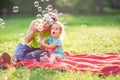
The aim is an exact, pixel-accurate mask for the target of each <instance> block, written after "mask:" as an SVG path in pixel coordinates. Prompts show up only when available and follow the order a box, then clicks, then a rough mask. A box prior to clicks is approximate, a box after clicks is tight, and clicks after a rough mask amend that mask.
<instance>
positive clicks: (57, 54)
mask: <svg viewBox="0 0 120 80" xmlns="http://www.w3.org/2000/svg"><path fill="white" fill-rule="evenodd" d="M63 34H64V28H63V25H62V24H61V23H60V22H56V23H54V24H53V25H52V27H51V36H49V37H48V38H46V39H45V41H48V44H47V43H45V41H41V40H38V43H40V44H41V45H42V46H43V47H44V48H45V50H47V51H48V54H50V60H49V61H50V62H51V63H54V62H56V61H57V60H61V59H63V58H65V54H64V51H63V48H62V42H61V39H62V38H63ZM42 59H43V58H42V57H41V58H40V60H41V61H42Z"/></svg>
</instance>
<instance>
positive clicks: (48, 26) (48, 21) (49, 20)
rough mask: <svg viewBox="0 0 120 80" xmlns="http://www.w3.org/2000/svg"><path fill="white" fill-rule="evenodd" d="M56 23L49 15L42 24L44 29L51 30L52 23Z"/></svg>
mask: <svg viewBox="0 0 120 80" xmlns="http://www.w3.org/2000/svg"><path fill="white" fill-rule="evenodd" d="M53 23H54V20H53V19H52V18H51V17H50V16H48V17H45V18H44V19H43V21H42V24H43V28H44V30H43V31H50V29H51V25H52V24H53Z"/></svg>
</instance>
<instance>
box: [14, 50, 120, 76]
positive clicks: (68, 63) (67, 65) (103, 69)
mask: <svg viewBox="0 0 120 80" xmlns="http://www.w3.org/2000/svg"><path fill="white" fill-rule="evenodd" d="M65 53H66V55H67V57H66V58H65V59H63V60H61V61H58V62H56V63H54V64H50V63H48V62H46V63H42V62H37V61H33V60H26V61H22V62H18V63H15V64H14V67H16V68H17V67H18V66H19V65H22V66H24V67H27V68H29V69H33V68H36V67H40V68H45V69H62V70H66V71H74V72H86V71H91V72H93V73H95V74H103V75H109V74H119V73H120V54H70V53H68V52H65Z"/></svg>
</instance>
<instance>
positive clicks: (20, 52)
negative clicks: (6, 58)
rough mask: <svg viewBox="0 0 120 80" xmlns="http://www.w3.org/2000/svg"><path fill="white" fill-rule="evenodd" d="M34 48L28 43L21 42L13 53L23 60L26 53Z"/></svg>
mask: <svg viewBox="0 0 120 80" xmlns="http://www.w3.org/2000/svg"><path fill="white" fill-rule="evenodd" d="M33 50H34V48H32V47H30V46H28V45H26V44H23V43H19V44H18V45H17V47H16V49H15V51H14V53H13V56H15V57H16V58H17V59H18V60H20V61H23V60H24V57H25V55H26V54H27V53H28V52H30V51H33Z"/></svg>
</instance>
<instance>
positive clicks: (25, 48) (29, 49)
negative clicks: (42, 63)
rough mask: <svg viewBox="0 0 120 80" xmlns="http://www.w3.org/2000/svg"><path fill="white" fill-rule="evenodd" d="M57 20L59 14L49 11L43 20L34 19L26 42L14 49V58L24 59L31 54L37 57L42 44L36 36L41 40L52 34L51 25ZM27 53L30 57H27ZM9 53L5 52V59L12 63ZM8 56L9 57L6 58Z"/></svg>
mask: <svg viewBox="0 0 120 80" xmlns="http://www.w3.org/2000/svg"><path fill="white" fill-rule="evenodd" d="M56 21H57V16H56V14H54V13H47V14H45V15H44V18H43V19H42V20H38V19H37V20H34V21H32V23H31V24H30V27H29V29H28V31H27V33H26V36H25V39H24V42H22V43H19V44H18V45H17V47H16V49H15V51H14V54H13V59H14V60H15V61H16V60H17V61H23V60H24V58H26V59H27V58H30V57H29V54H30V55H31V53H32V54H34V55H35V58H36V59H37V56H38V55H37V54H38V53H40V52H41V50H40V48H39V47H40V44H38V43H37V41H36V37H39V38H40V39H41V40H42V39H44V38H46V37H48V36H50V29H51V26H52V25H53V24H54V23H55V22H56ZM26 54H27V56H28V57H25V56H26ZM8 56H9V54H3V57H2V59H3V61H4V62H7V63H10V61H11V60H10V59H11V58H8ZM6 57H7V58H6Z"/></svg>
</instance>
